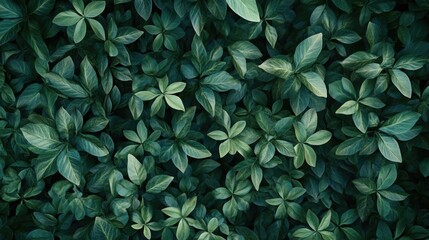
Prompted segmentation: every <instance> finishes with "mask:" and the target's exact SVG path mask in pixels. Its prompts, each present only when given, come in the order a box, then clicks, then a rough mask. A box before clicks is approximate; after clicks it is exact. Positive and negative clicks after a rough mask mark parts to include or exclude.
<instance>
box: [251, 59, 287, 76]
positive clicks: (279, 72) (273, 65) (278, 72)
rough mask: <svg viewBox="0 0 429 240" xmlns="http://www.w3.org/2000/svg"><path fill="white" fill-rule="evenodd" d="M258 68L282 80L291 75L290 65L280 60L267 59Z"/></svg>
mask: <svg viewBox="0 0 429 240" xmlns="http://www.w3.org/2000/svg"><path fill="white" fill-rule="evenodd" d="M259 68H261V69H262V70H264V71H265V72H267V73H270V74H273V75H274V76H276V77H279V78H282V79H288V78H289V76H290V75H291V74H292V73H293V70H292V64H290V63H289V62H288V61H286V60H284V59H281V58H270V59H267V60H265V62H263V63H262V64H261V65H259Z"/></svg>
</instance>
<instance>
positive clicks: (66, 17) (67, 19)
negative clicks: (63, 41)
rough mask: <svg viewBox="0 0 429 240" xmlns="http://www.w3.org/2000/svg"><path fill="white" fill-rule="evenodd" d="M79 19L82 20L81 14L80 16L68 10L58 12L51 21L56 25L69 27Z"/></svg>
mask: <svg viewBox="0 0 429 240" xmlns="http://www.w3.org/2000/svg"><path fill="white" fill-rule="evenodd" d="M80 20H83V19H82V16H80V15H79V14H77V13H76V12H74V11H70V10H69V11H64V12H60V13H58V15H57V16H55V17H54V19H53V20H52V22H53V23H54V24H56V25H58V26H62V27H69V26H73V25H75V24H76V23H78V22H79V21H80Z"/></svg>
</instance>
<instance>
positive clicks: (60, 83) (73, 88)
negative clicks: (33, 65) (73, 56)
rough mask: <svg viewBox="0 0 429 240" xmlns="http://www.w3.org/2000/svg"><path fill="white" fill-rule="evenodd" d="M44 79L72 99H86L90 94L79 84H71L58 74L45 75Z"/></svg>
mask: <svg viewBox="0 0 429 240" xmlns="http://www.w3.org/2000/svg"><path fill="white" fill-rule="evenodd" d="M43 78H44V79H45V80H46V83H47V84H48V85H49V86H51V87H52V88H54V89H56V90H58V91H59V92H60V93H61V94H64V95H65V96H67V97H71V98H86V97H88V96H89V95H88V93H87V92H86V91H85V90H84V89H83V88H82V87H81V86H80V85H79V84H77V83H74V82H71V81H69V80H67V79H65V78H64V77H62V76H60V75H58V74H56V73H53V72H51V73H45V74H44V75H43Z"/></svg>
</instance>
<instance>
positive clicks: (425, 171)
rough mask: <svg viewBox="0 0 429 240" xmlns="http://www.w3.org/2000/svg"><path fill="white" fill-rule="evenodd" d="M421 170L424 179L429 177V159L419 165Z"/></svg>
mask: <svg viewBox="0 0 429 240" xmlns="http://www.w3.org/2000/svg"><path fill="white" fill-rule="evenodd" d="M419 170H420V172H421V173H422V175H423V176H424V177H428V176H429V159H424V160H423V161H421V162H420V164H419Z"/></svg>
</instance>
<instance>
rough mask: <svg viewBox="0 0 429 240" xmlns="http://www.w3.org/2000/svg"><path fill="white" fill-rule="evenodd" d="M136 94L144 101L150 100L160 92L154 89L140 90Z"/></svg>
mask: <svg viewBox="0 0 429 240" xmlns="http://www.w3.org/2000/svg"><path fill="white" fill-rule="evenodd" d="M135 96H137V97H138V98H140V99H141V100H142V101H150V100H152V99H154V98H156V97H158V96H159V94H158V93H154V92H152V91H140V92H136V94H135Z"/></svg>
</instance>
